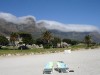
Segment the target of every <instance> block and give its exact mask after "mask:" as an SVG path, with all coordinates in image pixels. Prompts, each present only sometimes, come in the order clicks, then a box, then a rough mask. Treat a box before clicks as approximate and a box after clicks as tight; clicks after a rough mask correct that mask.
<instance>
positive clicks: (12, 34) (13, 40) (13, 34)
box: [10, 32, 18, 46]
mask: <svg viewBox="0 0 100 75" xmlns="http://www.w3.org/2000/svg"><path fill="white" fill-rule="evenodd" d="M17 39H18V34H17V33H14V32H12V33H11V34H10V42H11V45H12V46H15V41H17Z"/></svg>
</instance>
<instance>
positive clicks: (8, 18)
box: [0, 12, 17, 22]
mask: <svg viewBox="0 0 100 75" xmlns="http://www.w3.org/2000/svg"><path fill="white" fill-rule="evenodd" d="M0 18H3V19H5V20H6V21H9V22H16V21H17V17H16V16H14V15H12V14H10V13H3V12H0Z"/></svg>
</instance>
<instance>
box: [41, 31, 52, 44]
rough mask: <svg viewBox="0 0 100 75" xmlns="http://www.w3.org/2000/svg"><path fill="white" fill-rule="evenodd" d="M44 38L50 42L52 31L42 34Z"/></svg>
mask: <svg viewBox="0 0 100 75" xmlns="http://www.w3.org/2000/svg"><path fill="white" fill-rule="evenodd" d="M42 38H43V40H44V41H46V42H47V43H50V40H51V39H52V35H51V32H49V31H45V32H44V33H43V34H42Z"/></svg>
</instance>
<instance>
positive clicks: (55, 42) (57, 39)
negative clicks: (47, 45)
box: [52, 37, 61, 47]
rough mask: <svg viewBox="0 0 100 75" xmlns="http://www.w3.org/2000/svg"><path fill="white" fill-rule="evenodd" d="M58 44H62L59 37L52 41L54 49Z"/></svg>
mask: <svg viewBox="0 0 100 75" xmlns="http://www.w3.org/2000/svg"><path fill="white" fill-rule="evenodd" d="M57 43H61V39H60V38H58V37H54V39H53V40H52V45H53V47H57Z"/></svg>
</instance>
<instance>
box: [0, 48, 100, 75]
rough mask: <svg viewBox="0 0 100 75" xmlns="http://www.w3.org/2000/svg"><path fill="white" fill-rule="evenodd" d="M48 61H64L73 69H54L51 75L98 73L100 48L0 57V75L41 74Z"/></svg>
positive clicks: (93, 74)
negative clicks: (60, 70)
mask: <svg viewBox="0 0 100 75" xmlns="http://www.w3.org/2000/svg"><path fill="white" fill-rule="evenodd" d="M49 61H53V62H56V61H64V62H65V63H66V64H67V65H68V66H69V69H70V70H74V72H69V73H58V72H57V71H55V70H54V72H53V73H52V75H100V49H92V50H91V49H90V50H78V51H72V52H71V53H70V54H67V53H66V54H65V53H64V52H61V53H51V54H42V55H26V56H14V57H12V56H10V57H0V75H43V68H44V65H45V64H46V63H47V62H49ZM45 75H47V74H45Z"/></svg>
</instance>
